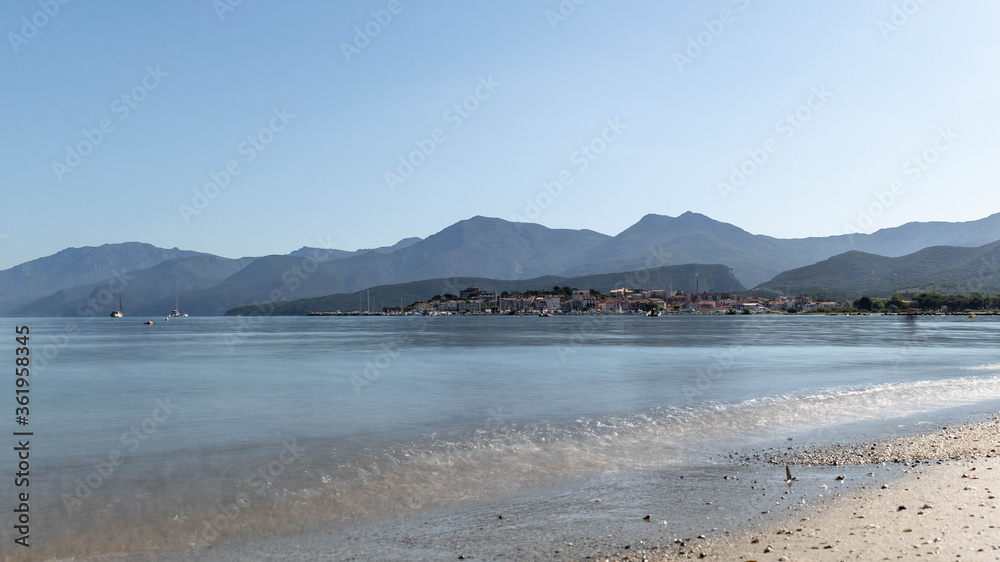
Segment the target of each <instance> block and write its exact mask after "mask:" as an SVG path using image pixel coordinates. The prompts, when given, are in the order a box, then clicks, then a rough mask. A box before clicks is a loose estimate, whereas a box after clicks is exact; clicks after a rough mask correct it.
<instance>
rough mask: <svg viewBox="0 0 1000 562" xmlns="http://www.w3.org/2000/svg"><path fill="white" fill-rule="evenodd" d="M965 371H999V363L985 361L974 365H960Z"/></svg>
mask: <svg viewBox="0 0 1000 562" xmlns="http://www.w3.org/2000/svg"><path fill="white" fill-rule="evenodd" d="M962 369H964V370H966V371H1000V363H987V364H985V365H976V366H975V367H962Z"/></svg>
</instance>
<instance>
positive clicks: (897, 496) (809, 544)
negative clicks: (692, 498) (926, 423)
mask: <svg viewBox="0 0 1000 562" xmlns="http://www.w3.org/2000/svg"><path fill="white" fill-rule="evenodd" d="M998 449H1000V420H998V419H992V420H990V421H988V422H984V423H972V424H966V425H962V426H958V427H946V428H940V429H938V430H936V431H933V432H930V433H926V434H923V435H917V436H911V437H903V438H894V439H886V440H880V441H874V442H865V443H853V444H841V445H833V446H829V447H823V448H818V449H809V450H800V451H795V450H793V451H784V452H776V451H775V450H773V449H769V450H765V451H757V452H750V453H747V454H745V455H743V456H741V457H738V458H737V459H736V460H735V462H738V463H739V464H742V465H755V464H756V465H761V466H768V465H772V466H774V467H775V468H777V467H779V466H781V467H783V466H786V465H787V466H789V467H791V470H792V474H793V476H794V475H795V474H799V475H806V474H809V473H810V472H811V471H816V470H828V469H829V467H831V466H835V467H838V468H844V469H845V472H846V473H853V474H858V471H857V470H856V469H857V468H858V467H869V468H870V469H871V470H870V472H868V473H866V474H865V475H864V476H862V477H860V478H864V477H872V476H876V475H877V473H879V472H883V471H886V470H887V469H889V470H893V471H894V472H896V473H897V474H898V476H897V477H895V478H891V479H888V480H883V481H881V482H880V483H877V484H862V486H861V487H860V488H857V489H854V490H851V491H847V492H845V493H844V494H843V495H839V496H834V497H831V498H829V499H825V498H824V499H821V500H820V501H818V502H816V503H814V504H812V505H805V506H801V507H799V508H797V509H795V511H794V515H793V516H791V517H788V518H785V519H782V520H779V521H772V522H769V523H767V524H764V525H763V526H760V527H758V528H754V529H751V530H746V531H741V532H737V533H731V534H723V535H721V536H705V535H701V538H699V537H698V536H695V537H687V536H685V537H684V538H678V539H675V541H674V542H673V543H672V544H670V543H668V544H639V545H625V546H627V547H628V548H625V546H622V547H621V548H619V549H617V551H615V552H606V553H603V554H602V555H600V556H586V557H585V558H583V559H599V560H604V559H606V560H637V561H638V560H648V561H656V560H675V559H687V558H694V559H706V560H748V561H749V560H761V561H763V560H775V561H792V560H896V559H911V558H915V557H925V556H930V557H936V558H946V559H954V560H958V559H961V560H1000V512H998V511H997V506H998V505H1000V500H997V492H998V491H1000V456H998V453H997V451H998ZM845 465H847V466H845ZM848 468H852V469H854V470H847V469H848ZM796 478H798V477H796ZM851 478H859V476H848V475H847V474H844V475H840V474H838V475H836V476H834V478H833V479H832V480H831V482H830V483H829V486H830V487H832V486H833V485H834V483H835V482H837V483H841V482H845V481H849V480H850V479H851ZM801 485H803V482H802V481H800V480H794V481H792V482H791V484H790V485H789V489H790V490H792V489H794V488H795V487H797V486H801ZM808 485H815V484H814V483H813V482H812V481H811V480H810V483H809V484H808ZM826 487H827V485H825V484H824V485H821V486H820V488H821V489H826Z"/></svg>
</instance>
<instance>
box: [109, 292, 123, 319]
mask: <svg viewBox="0 0 1000 562" xmlns="http://www.w3.org/2000/svg"><path fill="white" fill-rule="evenodd" d="M124 316H125V313H124V312H122V293H121V291H118V308H116V309H115V310H112V311H111V317H112V318H122V317H124Z"/></svg>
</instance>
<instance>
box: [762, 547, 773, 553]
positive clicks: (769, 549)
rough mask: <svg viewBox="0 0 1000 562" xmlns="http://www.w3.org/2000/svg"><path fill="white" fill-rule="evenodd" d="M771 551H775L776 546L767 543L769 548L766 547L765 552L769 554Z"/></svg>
mask: <svg viewBox="0 0 1000 562" xmlns="http://www.w3.org/2000/svg"><path fill="white" fill-rule="evenodd" d="M769 552H774V547H773V546H771V545H767V548H765V549H764V554H767V553H769Z"/></svg>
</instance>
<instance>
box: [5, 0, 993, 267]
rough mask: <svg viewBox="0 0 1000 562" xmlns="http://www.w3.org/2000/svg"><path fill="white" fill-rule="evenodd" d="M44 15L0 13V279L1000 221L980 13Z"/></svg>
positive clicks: (375, 10)
mask: <svg viewBox="0 0 1000 562" xmlns="http://www.w3.org/2000/svg"><path fill="white" fill-rule="evenodd" d="M62 1H67V3H66V4H62V3H60V1H59V0H42V1H41V2H38V1H22V2H4V3H2V4H0V21H2V27H0V30H2V31H3V32H4V34H5V36H6V45H5V46H4V47H3V48H2V51H3V52H2V53H0V75H2V76H3V83H4V87H3V89H2V93H0V102H2V106H3V108H4V110H3V113H2V115H3V117H2V131H3V132H2V135H0V159H2V162H3V173H2V175H0V182H2V190H3V193H4V194H5V197H4V199H3V200H4V203H3V205H2V206H0V268H7V267H10V266H13V265H16V264H18V263H21V262H23V261H27V260H30V259H34V258H36V257H40V256H43V255H48V254H52V253H54V252H56V251H58V250H60V249H63V248H66V247H70V246H89V245H99V244H103V243H107V242H125V241H133V240H134V241H143V242H149V243H152V244H155V245H158V246H163V247H175V246H177V247H180V248H185V249H193V250H200V251H205V252H211V253H216V254H220V255H223V256H228V257H238V256H243V255H264V254H271V253H287V252H289V251H291V250H294V249H296V248H299V247H301V246H318V245H330V246H333V247H337V248H342V249H355V248H359V247H373V246H379V245H385V244H392V243H394V242H395V241H397V240H399V239H400V238H403V237H407V236H422V237H423V236H427V235H429V234H432V233H434V232H437V231H439V230H441V229H442V228H444V227H446V226H448V225H449V224H452V223H454V222H456V221H459V220H462V219H466V218H469V217H472V216H474V215H486V216H495V217H500V218H504V219H508V220H532V221H535V222H539V223H541V224H544V225H546V226H549V227H558V228H591V229H593V230H597V231H600V232H604V233H607V234H617V233H618V232H620V231H621V230H623V229H625V228H627V227H628V226H630V225H631V224H633V223H635V222H636V221H638V220H639V219H640V218H641V217H642V216H643V215H645V214H647V213H657V214H666V215H674V216H676V215H678V214H681V213H683V212H684V211H688V210H691V211H696V212H701V213H704V214H706V215H708V216H710V217H713V218H715V219H718V220H722V221H726V222H731V223H733V224H736V225H737V226H740V227H742V228H744V229H746V230H748V231H750V232H752V233H757V234H768V235H773V236H779V237H804V236H823V235H830V234H840V233H843V232H844V230H845V228H849V227H851V226H854V227H857V228H858V229H859V230H863V231H871V230H873V229H877V228H883V227H888V226H896V225H899V224H902V223H905V222H909V221H914V220H948V221H959V220H973V219H978V218H982V217H985V216H987V215H989V214H992V213H994V212H997V211H1000V189H998V187H1000V186H998V181H997V173H996V169H997V162H998V161H1000V159H998V156H1000V154H998V147H1000V142H998V135H1000V112H998V110H997V100H998V99H1000V33H998V32H997V30H998V29H1000V3H997V2H995V1H993V0H980V1H964V2H946V1H944V0H925V1H924V2H922V3H921V2H918V1H917V0H908V1H905V2H904V1H899V0H895V1H890V0H876V1H871V0H841V1H837V2H825V3H820V2H794V1H791V0H783V1H771V2H762V1H759V0H737V1H733V0H714V1H707V2H662V1H661V2H608V1H599V0H576V2H574V1H573V0H563V1H562V2H558V1H556V0H548V1H532V2H527V1H506V2H490V3H487V2H449V1H435V2H428V1H414V0H398V1H396V0H394V1H391V2H390V1H384V0H376V1H368V2H353V3H347V2H320V1H297V2H282V3H279V2H263V1H261V0H244V1H242V2H241V3H239V1H238V0H217V1H215V2H213V1H212V0H184V1H171V2H141V3H140V2H134V3H132V2H128V3H127V2H83V1H81V0H76V1H68V0H62ZM231 4H238V5H237V6H235V7H233V6H231ZM46 11H47V12H48V13H46ZM393 12H395V13H393ZM102 129H103V130H102ZM415 151H416V152H415ZM915 157H916V158H917V160H914V158H915ZM404 162H405V163H404ZM227 168H228V171H227ZM740 168H742V169H743V172H739V169H740ZM734 170H736V172H734ZM213 176H214V178H215V179H213ZM227 176H228V179H227ZM734 176H735V177H734ZM560 180H561V181H562V184H558V183H554V182H559V181H560ZM210 182H216V183H214V184H210ZM723 182H724V184H725V185H723ZM545 185H548V188H547V189H546V187H544V186H545ZM893 190H895V193H893ZM528 201H531V202H534V205H536V206H532V205H529V203H528ZM859 209H864V210H865V215H863V216H862V215H859Z"/></svg>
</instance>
